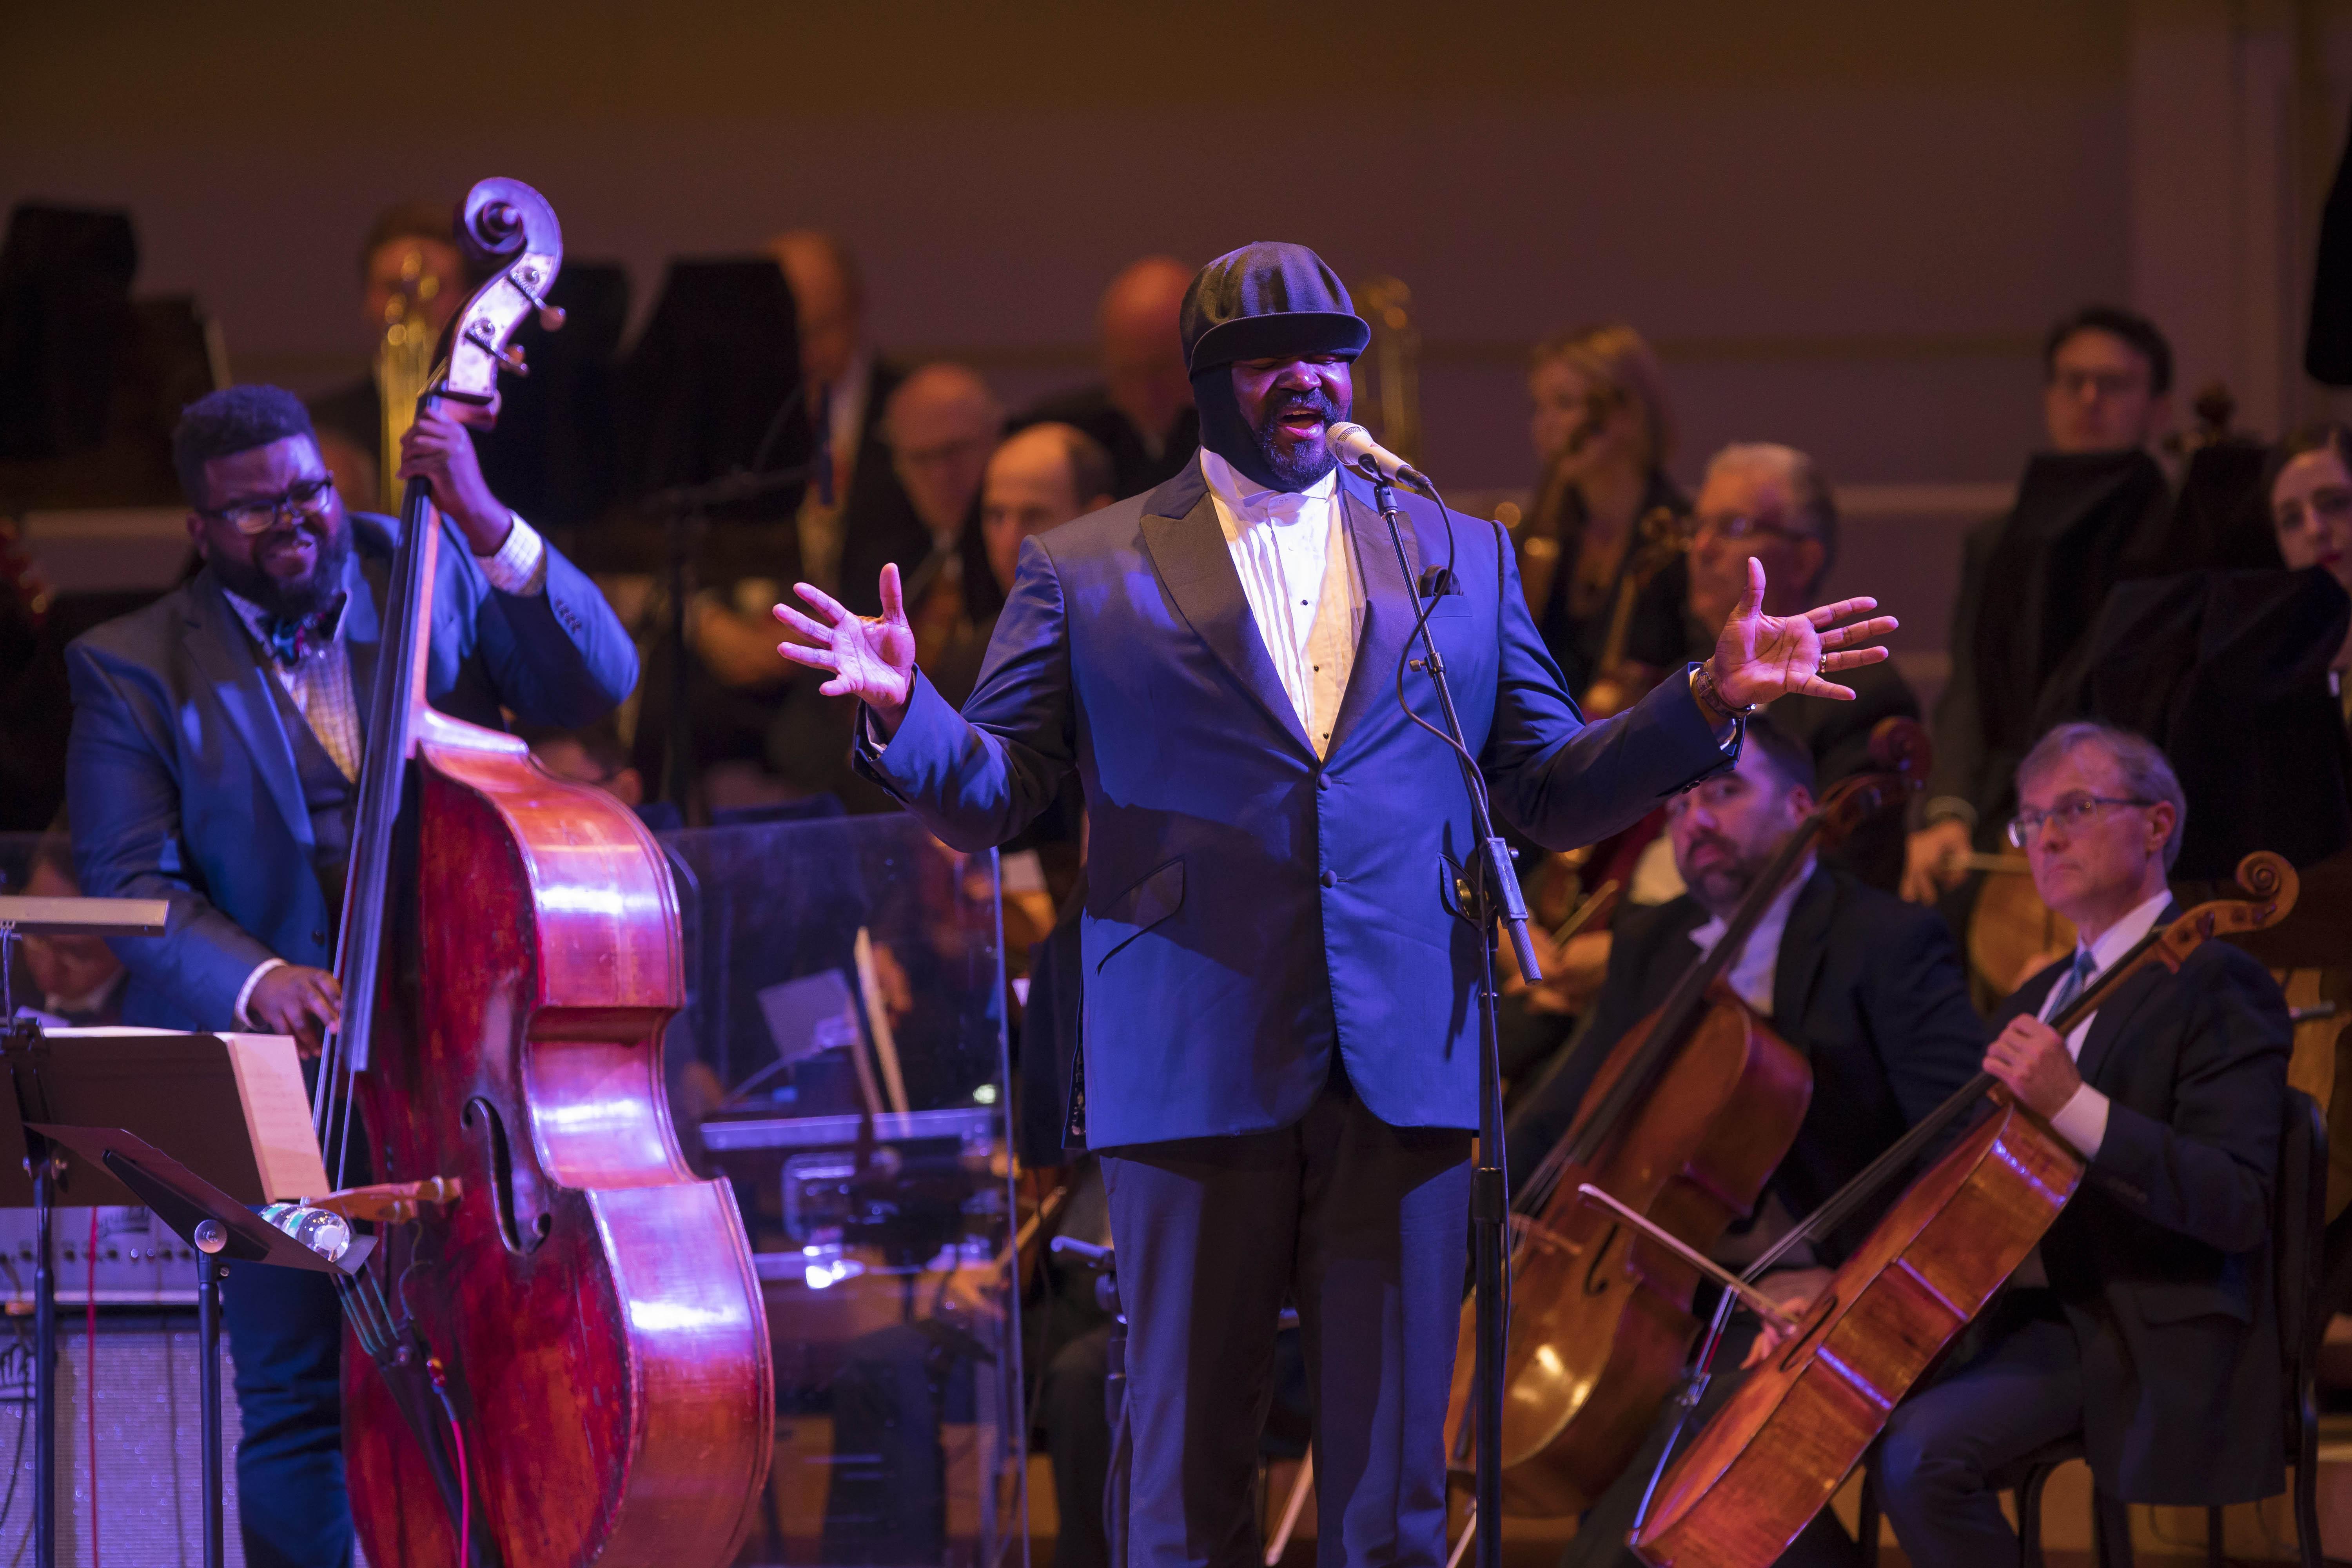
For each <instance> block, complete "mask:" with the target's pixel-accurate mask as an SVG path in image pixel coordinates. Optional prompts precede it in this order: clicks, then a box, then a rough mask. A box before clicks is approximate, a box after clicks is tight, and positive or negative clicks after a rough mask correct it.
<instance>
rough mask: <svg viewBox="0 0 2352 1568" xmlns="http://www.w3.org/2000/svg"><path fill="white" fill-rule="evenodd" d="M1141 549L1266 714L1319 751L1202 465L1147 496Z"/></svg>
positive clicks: (1196, 629)
mask: <svg viewBox="0 0 2352 1568" xmlns="http://www.w3.org/2000/svg"><path fill="white" fill-rule="evenodd" d="M1143 547H1144V550H1145V551H1146V552H1148V553H1149V554H1150V557H1151V563H1152V566H1153V567H1154V568H1155V569H1156V570H1157V571H1158V572H1159V574H1160V582H1161V584H1164V585H1165V586H1166V587H1167V589H1168V595H1169V597H1171V598H1172V599H1173V600H1175V601H1176V609H1177V613H1178V614H1180V615H1181V616H1183V617H1184V620H1185V622H1186V624H1188V625H1189V626H1192V632H1193V635H1194V636H1196V637H1199V638H1200V639H1201V640H1202V642H1204V643H1206V644H1208V646H1209V650H1210V651H1211V652H1212V653H1213V654H1215V655H1216V656H1217V658H1219V659H1221V660H1222V661H1223V663H1224V666H1225V668H1227V669H1228V670H1230V671H1231V672H1232V674H1233V677H1234V679H1235V680H1237V681H1239V682H1240V683H1241V687H1242V689H1243V690H1244V691H1246V692H1248V693H1249V694H1250V695H1251V696H1252V697H1254V698H1255V699H1257V703H1258V706H1259V707H1261V708H1263V709H1265V712H1266V717H1268V718H1270V719H1272V720H1273V721H1275V723H1276V726H1277V727H1279V728H1280V729H1281V730H1282V731H1284V732H1285V733H1286V734H1287V735H1288V736H1289V737H1290V738H1291V739H1292V740H1293V741H1295V742H1297V744H1298V746H1299V748H1300V749H1301V750H1302V751H1304V752H1307V755H1309V756H1312V755H1314V753H1315V748H1314V747H1313V746H1312V745H1311V744H1309V743H1308V742H1307V730H1306V727H1305V726H1304V725H1302V724H1301V723H1299V721H1298V710H1297V709H1296V708H1293V707H1292V706H1291V704H1290V697H1289V694H1288V693H1287V692H1286V691H1284V690H1283V689H1282V680H1281V678H1280V677H1279V676H1277V675H1276V674H1275V672H1274V660H1273V659H1272V658H1270V657H1268V655H1267V654H1266V651H1265V639H1264V638H1262V637H1259V636H1258V630H1257V617H1256V616H1253V615H1252V614H1250V607H1249V597H1248V595H1245V594H1244V593H1243V592H1242V579H1241V574H1240V573H1238V572H1236V571H1234V558H1233V552H1231V551H1230V550H1228V549H1227V548H1226V546H1225V531H1224V530H1223V528H1222V527H1220V526H1219V525H1218V522H1217V506H1216V502H1215V501H1214V500H1211V499H1210V496H1209V481H1208V479H1206V477H1204V476H1203V475H1202V472H1201V466H1200V464H1198V463H1187V464H1186V465H1185V466H1184V470H1183V472H1181V473H1180V474H1178V475H1177V476H1176V477H1175V478H1174V479H1171V480H1169V481H1168V482H1167V483H1166V484H1164V485H1161V486H1160V488H1159V489H1156V490H1154V491H1152V492H1151V495H1150V499H1149V500H1146V501H1145V502H1144V506H1143Z"/></svg>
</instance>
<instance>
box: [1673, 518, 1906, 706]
mask: <svg viewBox="0 0 2352 1568" xmlns="http://www.w3.org/2000/svg"><path fill="white" fill-rule="evenodd" d="M1876 608H1878V601H1877V600H1875V599H1868V598H1862V599H1841V600H1839V601H1838V602H1837V603H1836V604H1834V605H1822V606H1821V607H1820V608H1818V609H1812V610H1807V611H1806V612H1805V613H1804V614H1803V615H1801V616H1768V615H1766V614H1765V613H1764V563H1762V562H1761V561H1759V560H1757V559H1756V558H1755V557H1754V556H1752V555H1751V556H1749V557H1748V592H1747V594H1746V595H1745V596H1743V597H1742V598H1741V599H1740V601H1739V604H1738V607H1737V608H1735V609H1734V610H1733V611H1732V612H1731V618H1730V619H1728V620H1727V621H1725V622H1724V623H1723V635H1722V637H1719V638H1718V639H1717V642H1716V645H1715V661H1714V662H1715V682H1716V689H1717V691H1719V692H1721V693H1722V695H1723V700H1725V701H1727V702H1728V703H1730V704H1731V705H1732V706H1733V707H1735V708H1738V707H1745V706H1746V705H1747V704H1748V703H1750V702H1769V701H1771V700H1773V699H1774V698H1776V697H1786V696H1788V695H1790V694H1791V693H1802V694H1803V695H1805V696H1808V697H1826V698H1828V699H1830V700H1832V701H1834V702H1851V701H1853V690H1852V689H1850V688H1847V687H1843V686H1840V685H1839V684H1838V683H1837V682H1836V681H1834V680H1829V679H1824V677H1826V676H1829V675H1831V674H1833V673H1835V672H1836V671H1839V670H1846V669H1853V668H1857V667H1858V666H1861V665H1865V664H1876V663H1877V662H1879V660H1881V659H1883V658H1886V657H1887V651H1886V649H1885V647H1865V646H1863V645H1864V644H1867V643H1870V642H1871V641H1872V639H1874V638H1876V637H1885V635H1886V634H1887V633H1889V632H1891V631H1893V630H1894V629H1895V617H1894V616H1875V617H1874V618H1872V619H1869V620H1863V621H1855V622H1853V624H1852V625H1850V626H1839V625H1838V624H1837V623H1838V622H1840V621H1843V620H1844V619H1845V618H1846V617H1847V616H1858V615H1862V614H1864V613H1865V612H1867V611H1870V610H1874V609H1876Z"/></svg>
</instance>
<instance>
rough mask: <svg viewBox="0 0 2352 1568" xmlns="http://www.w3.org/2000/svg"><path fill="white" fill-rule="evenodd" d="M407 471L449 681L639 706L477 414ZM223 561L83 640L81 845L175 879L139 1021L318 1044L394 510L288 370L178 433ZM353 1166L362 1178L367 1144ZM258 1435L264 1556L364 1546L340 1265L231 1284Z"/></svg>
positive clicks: (308, 1051) (498, 692) (433, 678)
mask: <svg viewBox="0 0 2352 1568" xmlns="http://www.w3.org/2000/svg"><path fill="white" fill-rule="evenodd" d="M402 450H403V455H404V460H403V462H402V465H401V468H400V475H401V477H402V478H403V479H420V478H421V479H425V480H427V481H428V482H429V483H430V484H431V486H432V489H433V496H434V500H435V502H436V505H437V506H438V507H439V508H440V509H441V513H442V516H443V519H444V521H445V524H446V527H445V530H444V532H445V539H444V541H443V546H442V549H441V551H440V554H439V564H438V570H437V576H436V581H435V584H434V605H433V610H434V626H435V632H436V635H435V637H434V638H433V641H432V657H431V667H430V673H429V676H428V689H427V693H426V695H427V698H428V700H430V701H431V702H432V703H433V704H434V706H436V707H437V708H439V709H441V710H444V711H446V712H447V713H450V714H452V715H454V716H456V717H457V718H460V719H465V720H467V721H471V722H473V723H477V724H483V725H487V726H489V727H492V728H498V727H500V710H501V709H506V710H511V711H513V712H514V713H515V714H517V715H518V716H520V718H521V719H523V720H525V721H530V722H536V723H545V724H560V725H579V724H585V723H588V722H591V721H593V720H595V719H598V718H600V717H602V716H603V715H604V713H606V712H608V711H610V710H612V709H613V708H614V707H615V706H617V705H618V704H619V702H620V701H621V700H622V699H623V698H624V697H625V696H626V695H627V693H628V691H629V689H630V688H631V687H632V686H633V685H634V684H635V680H636V673H637V666H636V655H635V650H634V649H633V648H632V647H631V646H630V643H629V638H628V636H627V634H626V633H625V632H624V631H623V630H622V628H621V626H620V623H619V622H618V621H617V620H616V619H615V618H614V615H613V613H612V611H611V610H610V609H609V608H608V607H607V606H606V605H605V603H604V598H603V596H602V595H600V594H599V593H598V592H597V591H596V588H595V586H594V585H593V584H592V583H590V582H589V580H588V578H587V577H586V576H585V575H583V574H582V573H581V572H580V571H579V570H578V569H577V568H576V567H574V566H573V565H572V563H570V562H569V561H567V560H565V559H564V557H563V556H562V554H561V553H560V552H557V551H556V550H555V549H554V548H553V547H551V545H549V544H548V543H547V542H545V541H544V540H543V539H541V537H540V535H539V534H538V533H537V532H536V531H534V530H533V529H532V528H531V526H530V524H529V523H528V522H525V521H523V520H522V519H521V518H520V517H518V516H517V515H515V514H514V513H513V512H512V511H510V510H508V509H507V508H506V507H504V506H502V505H500V504H499V501H498V500H497V498H496V497H495V496H493V495H492V494H491V493H490V491H489V489H488V486H487V485H485V484H484V482H483V480H482V477H481V470H480V468H479V467H478V464H477V463H476V461H475V458H474V447H473V440H472V437H471V436H470V435H469V434H468V433H467V430H466V429H465V428H464V427H463V426H460V425H459V424H458V423H457V421H456V420H455V419H453V418H452V417H451V416H449V415H448V414H446V413H431V414H421V415H419V416H418V417H417V420H416V422H415V425H414V426H411V428H410V429H409V431H408V434H407V436H406V437H404V441H403V446H402ZM173 460H174V463H175V465H176V467H177V468H178V470H179V476H180V481H181V484H182V486H183V488H184V489H185V491H186V495H187V500H188V509H189V510H188V518H187V526H188V533H189V536H190V538H191V539H193V540H194V544H195V549H196V552H197V553H198V554H199V555H200V556H201V557H202V558H203V561H204V566H203V569H202V570H200V571H199V572H198V573H197V574H195V576H194V578H192V579H191V580H190V581H189V582H187V583H186V584H184V585H183V586H181V587H180V588H178V589H177V590H175V591H173V593H171V594H168V595H164V597H163V598H162V599H160V600H158V601H157V602H156V603H154V604H153V605H149V606H148V607H146V608H145V609H142V610H140V611H138V612H136V613H135V614H132V615H130V616H124V617H122V618H121V619H120V620H115V621H110V622H108V623H107V624H106V625H104V626H100V627H98V628H97V629H96V630H94V631H91V632H90V633H89V634H88V635H87V636H85V637H81V638H79V639H78V640H77V641H76V642H74V643H73V644H72V645H71V647H69V648H68V655H67V657H68V665H69V667H70V669H71V673H72V678H73V694H74V721H73V731H72V739H71V741H70V742H69V745H68V758H67V789H68V801H69V803H70V807H71V813H72V822H73V841H74V856H75V860H76V863H77V865H78V866H79V870H80V874H81V882H82V885H83V887H84V888H85V889H87V890H88V891H89V893H91V894H92V895H94V896H97V897H133V898H154V899H164V900H169V902H170V904H171V920H170V928H169V931H168V932H167V934H165V935H164V936H163V937H162V938H160V939H156V940H142V941H137V942H123V943H121V945H120V947H119V948H118V950H117V951H118V952H119V953H120V954H121V959H122V961H123V963H124V964H125V965H126V966H127V967H128V968H129V970H130V971H131V982H130V985H129V987H128V990H127V991H126V993H125V996H124V1002H123V1017H124V1021H125V1022H127V1023H131V1024H144V1025H156V1026H165V1027H170V1028H180V1029H213V1030H222V1029H257V1030H264V1031H268V1032H270V1033H275V1034H285V1035H291V1036H293V1037H295V1039H296V1040H297V1041H298V1042H299V1045H300V1047H301V1048H302V1050H303V1052H304V1053H305V1055H306V1056H315V1055H316V1053H317V1051H318V1049H319V1047H320V1040H321V1036H322V1033H323V1031H324V1030H326V1029H328V1028H330V1027H331V1026H334V1025H335V1024H336V1023H337V1022H338V1021H339V1018H340V1016H341V1005H342V1001H343V998H342V997H341V994H340V991H339V988H338V986H337V983H336V980H335V977H334V975H333V974H332V973H331V967H332V964H333V961H334V957H333V955H334V952H335V934H336V930H337V925H338V921H339V916H340V913H341V895H342V880H343V875H344V868H345V866H346V864H347V861H348V858H349V853H350V849H351V839H350V829H351V822H352V813H353V810H354V808H355V805H356V797H357V795H358V785H357V781H358V778H359V773H360V761H361V756H362V750H363V748H364V746H365V744H366V735H365V733H364V726H365V724H366V722H367V716H368V707H369V704H368V694H369V692H370V690H371V689H372V687H373V676H374V672H375V670H376V668H377V664H378V658H379V653H380V647H381V642H382V636H383V619H382V617H383V614H384V592H385V582H386V578H387V575H388V565H389V560H390V557H391V554H392V550H393V545H394V539H395V536H396V534H397V531H398V528H399V524H398V522H397V521H396V520H394V519H392V518H386V517H377V516H372V515H369V514H366V513H348V512H346V511H345V510H344V509H343V505H342V502H341V500H340V498H339V497H338V495H337V493H336V490H335V489H334V485H333V476H332V475H331V473H330V472H329V471H328V468H327V465H326V463H325V462H324V460H323V459H322V458H320V452H319V445H318V440H317V437H316V436H315V435H314V433H313V430H312V426H311V423H310V416H309V415H308V414H307V413H306V412H305V411H304V410H303V407H302V405H301V403H300V402H299V400H298V399H297V398H295V397H294V395H292V394H290V393H288V392H285V391H282V390H280V389H279V388H277V387H273V386H236V387H231V388H228V389H226V390H225V391H221V392H215V393H213V394H211V395H208V396H205V397H204V398H201V399H199V400H198V401H196V402H195V403H193V404H191V405H188V407H187V409H186V410H185V412H184V414H183V415H182V416H181V419H180V423H179V426H178V428H177V429H176V430H175V431H174V432H173ZM357 1164H358V1162H356V1161H355V1162H354V1168H353V1169H352V1170H349V1171H346V1172H344V1173H341V1174H342V1175H343V1176H344V1177H345V1178H346V1182H347V1183H348V1182H350V1181H364V1180H365V1179H366V1177H365V1174H364V1173H363V1172H362V1171H361V1170H359V1169H357V1168H356V1166H357ZM225 1308H226V1315H227V1325H228V1332H229V1343H230V1348H231V1352H232V1354H233V1355H234V1357H235V1360H236V1392H237V1401H238V1405H239V1406H240V1408H241V1411H242V1414H243V1417H244V1436H243V1438H242V1440H241V1441H240V1442H239V1444H238V1445H237V1489H238V1495H239V1496H240V1497H241V1498H242V1499H243V1500H244V1503H243V1506H242V1508H241V1509H240V1510H239V1516H238V1517H239V1521H240V1523H241V1525H242V1529H243V1533H244V1540H245V1556H246V1561H247V1563H253V1564H256V1565H257V1568H261V1565H265V1564H266V1565H269V1568H277V1565H280V1564H288V1565H299V1568H339V1565H341V1564H347V1563H350V1562H351V1560H352V1520H351V1510H350V1505H349V1502H348V1500H347V1499H346V1497H345V1494H344V1489H343V1472H342V1451H341V1393H340V1375H339V1371H338V1367H339V1363H340V1355H341V1348H342V1323H341V1315H340V1313H339V1311H338V1310H337V1306H336V1300H335V1295H334V1291H333V1289H332V1288H331V1285H330V1284H329V1283H328V1281H327V1277H326V1276H324V1275H319V1274H306V1273H299V1272H297V1271H295V1270H292V1269H282V1268H240V1269H239V1270H237V1271H236V1275H235V1277H234V1278H233V1279H231V1280H230V1281H229V1284H228V1286H227V1289H226V1292H225Z"/></svg>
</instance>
